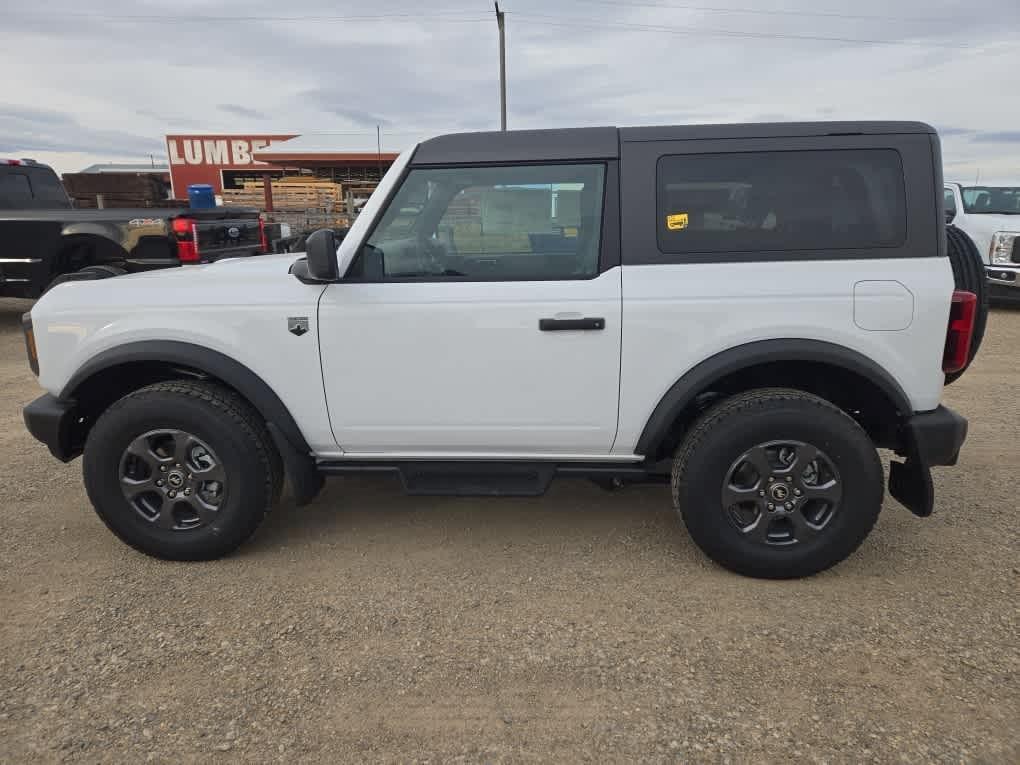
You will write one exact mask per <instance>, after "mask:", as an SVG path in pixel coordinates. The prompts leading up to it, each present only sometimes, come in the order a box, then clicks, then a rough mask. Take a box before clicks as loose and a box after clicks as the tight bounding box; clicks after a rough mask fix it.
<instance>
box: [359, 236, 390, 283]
mask: <svg viewBox="0 0 1020 765" xmlns="http://www.w3.org/2000/svg"><path fill="white" fill-rule="evenodd" d="M385 277H386V266H385V265H384V263H383V251H382V250H380V249H379V248H378V247H373V246H372V245H370V244H368V243H366V244H365V246H364V247H362V248H361V278H362V279H363V280H364V281H366V282H381V281H383V279H385Z"/></svg>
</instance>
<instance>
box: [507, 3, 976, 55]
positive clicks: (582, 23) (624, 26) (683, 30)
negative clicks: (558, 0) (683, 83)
mask: <svg viewBox="0 0 1020 765" xmlns="http://www.w3.org/2000/svg"><path fill="white" fill-rule="evenodd" d="M507 13H510V11H507ZM513 15H514V17H515V18H517V19H520V21H521V22H523V23H525V24H528V23H531V24H542V25H548V26H554V27H556V26H559V27H573V28H587V29H619V30H623V31H629V32H665V33H668V34H676V35H704V36H706V37H744V38H758V39H766V40H811V41H819V42H838V43H850V44H856V45H917V46H929V45H937V46H938V47H940V48H969V47H971V46H969V45H960V44H953V43H946V42H941V41H940V42H925V41H923V40H873V39H865V38H860V37H827V36H822V35H798V34H787V33H784V32H745V31H740V30H735V29H716V28H711V27H677V26H663V25H658V24H632V23H629V22H609V23H599V22H595V21H587V20H575V17H570V16H549V15H546V14H541V13H520V12H515V13H514V14H513Z"/></svg>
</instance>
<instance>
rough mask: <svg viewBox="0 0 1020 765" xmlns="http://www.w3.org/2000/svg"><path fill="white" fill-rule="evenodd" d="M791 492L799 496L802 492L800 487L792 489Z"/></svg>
mask: <svg viewBox="0 0 1020 765" xmlns="http://www.w3.org/2000/svg"><path fill="white" fill-rule="evenodd" d="M793 493H794V494H796V495H797V496H798V497H799V496H800V495H801V494H802V493H803V492H801V490H800V489H794V490H793Z"/></svg>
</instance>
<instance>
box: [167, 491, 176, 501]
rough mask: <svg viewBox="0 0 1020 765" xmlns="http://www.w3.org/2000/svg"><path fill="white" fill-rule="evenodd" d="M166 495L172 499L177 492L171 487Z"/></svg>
mask: <svg viewBox="0 0 1020 765" xmlns="http://www.w3.org/2000/svg"><path fill="white" fill-rule="evenodd" d="M168 496H169V497H170V499H173V498H174V497H176V496H177V492H176V491H174V490H173V489H171V490H170V493H169V495H168Z"/></svg>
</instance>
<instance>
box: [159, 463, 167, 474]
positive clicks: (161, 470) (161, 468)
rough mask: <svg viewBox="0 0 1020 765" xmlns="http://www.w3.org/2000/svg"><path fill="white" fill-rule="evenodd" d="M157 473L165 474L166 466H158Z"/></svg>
mask: <svg viewBox="0 0 1020 765" xmlns="http://www.w3.org/2000/svg"><path fill="white" fill-rule="evenodd" d="M159 471H160V472H161V473H165V472H166V465H160V466H159Z"/></svg>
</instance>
